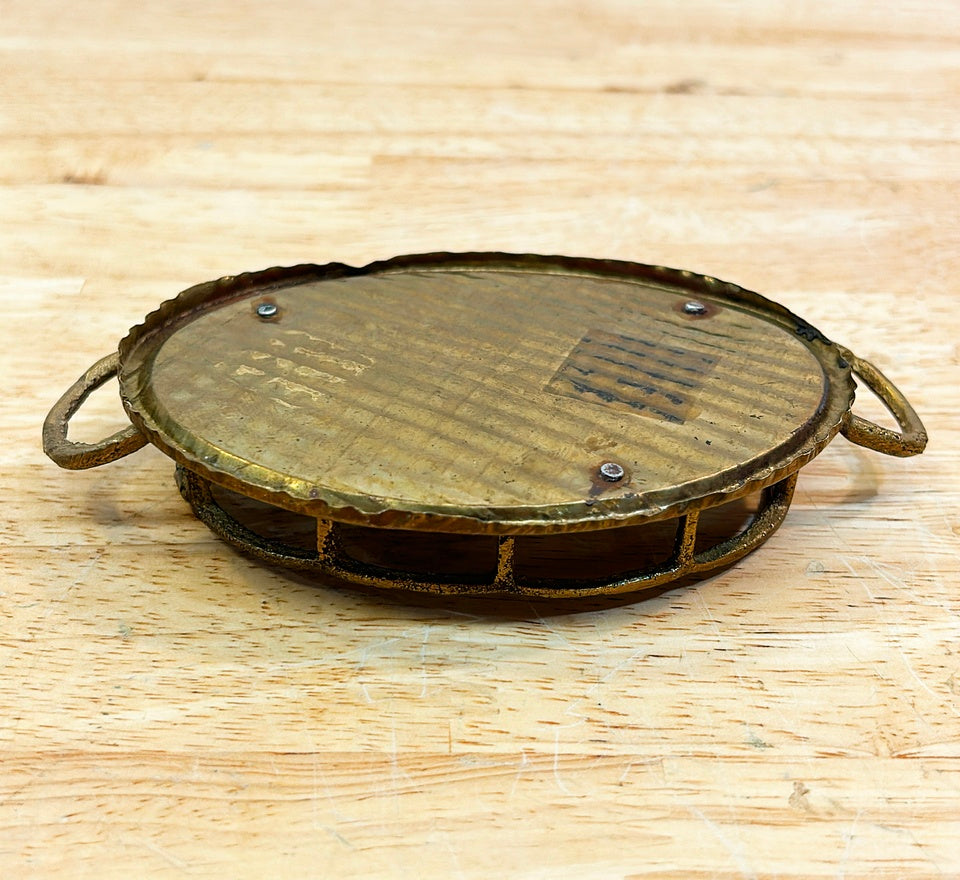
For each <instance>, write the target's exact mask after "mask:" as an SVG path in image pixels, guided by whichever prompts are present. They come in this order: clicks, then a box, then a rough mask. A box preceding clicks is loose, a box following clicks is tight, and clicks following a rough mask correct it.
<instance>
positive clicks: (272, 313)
mask: <svg viewBox="0 0 960 880" xmlns="http://www.w3.org/2000/svg"><path fill="white" fill-rule="evenodd" d="M279 311H280V309H279V308H278V307H277V304H276V303H260V305H258V306H257V314H258V315H259V316H260V317H261V318H275V317H276V316H277V313H278V312H279Z"/></svg>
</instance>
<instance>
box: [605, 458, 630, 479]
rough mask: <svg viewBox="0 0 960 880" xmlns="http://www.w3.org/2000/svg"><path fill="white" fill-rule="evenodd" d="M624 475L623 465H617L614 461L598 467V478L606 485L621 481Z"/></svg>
mask: <svg viewBox="0 0 960 880" xmlns="http://www.w3.org/2000/svg"><path fill="white" fill-rule="evenodd" d="M625 473H626V471H625V470H624V469H623V465H620V464H617V463H616V462H615V461H605V462H604V463H603V464H602V465H600V476H601V477H603V478H604V479H605V480H606V481H607V482H608V483H616V482H617V481H618V480H622V479H623V475H624V474H625Z"/></svg>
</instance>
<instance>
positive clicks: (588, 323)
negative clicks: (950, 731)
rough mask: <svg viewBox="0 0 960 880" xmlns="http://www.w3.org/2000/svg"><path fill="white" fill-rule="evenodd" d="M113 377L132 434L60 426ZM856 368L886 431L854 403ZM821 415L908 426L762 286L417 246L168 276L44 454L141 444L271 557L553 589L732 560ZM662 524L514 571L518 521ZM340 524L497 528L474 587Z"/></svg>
mask: <svg viewBox="0 0 960 880" xmlns="http://www.w3.org/2000/svg"><path fill="white" fill-rule="evenodd" d="M117 373H118V374H119V381H120V392H121V399H122V401H123V404H124V407H125V409H126V411H127V413H128V415H129V417H130V419H131V422H132V423H133V424H132V427H131V428H130V429H128V431H126V432H121V434H118V435H114V436H113V437H111V438H108V439H107V440H105V441H103V442H102V443H101V444H93V445H86V444H75V443H72V442H71V441H69V440H68V439H67V436H66V434H67V425H68V422H69V419H70V416H71V415H72V414H73V413H74V412H75V411H76V409H77V408H78V407H79V405H80V404H81V403H82V401H83V399H84V398H85V396H86V395H87V394H88V393H89V392H90V390H92V388H93V387H96V386H97V385H98V384H102V382H104V381H106V380H107V379H108V378H110V377H111V376H112V375H114V374H117ZM854 376H857V377H859V378H861V379H862V380H863V381H864V382H865V383H866V384H867V386H868V387H869V388H871V390H873V391H874V393H876V394H877V395H878V396H879V397H880V399H881V400H882V401H883V402H884V404H885V405H886V406H887V408H888V409H889V410H890V412H891V413H892V414H893V415H894V416H895V418H896V419H897V421H898V423H899V425H900V429H901V431H900V433H897V432H894V431H891V430H889V429H885V428H881V427H879V426H877V425H874V424H872V423H870V422H867V421H865V420H864V419H861V418H859V417H858V416H855V415H853V413H852V412H851V407H852V404H853V398H854V389H855V387H856V386H855V382H854ZM838 432H842V433H843V434H844V435H845V436H846V437H847V438H848V439H850V440H851V441H853V442H856V443H859V444H861V445H863V446H866V447H868V448H872V449H876V450H878V451H881V452H886V453H888V454H893V455H912V454H916V453H917V452H920V451H921V450H922V449H923V446H924V445H925V443H926V434H925V433H924V431H923V426H922V424H921V423H920V420H919V419H918V417H917V415H916V413H915V412H914V411H913V410H912V408H911V407H910V405H909V404H908V403H907V402H906V400H905V399H904V397H903V395H902V394H900V392H899V391H898V390H897V389H896V388H895V387H894V386H893V385H892V384H891V383H890V382H889V380H887V379H886V378H885V377H883V376H882V374H880V372H879V371H878V370H877V369H876V368H875V367H873V366H872V365H870V364H869V363H867V362H866V361H862V360H860V359H859V358H857V357H856V356H855V355H853V354H852V353H851V352H849V351H848V350H846V349H844V348H842V347H841V346H838V345H836V344H834V343H832V342H830V341H829V340H827V339H826V338H824V337H823V336H822V334H820V333H819V332H818V331H817V330H815V329H814V328H812V327H811V326H810V325H808V324H807V323H806V322H804V321H802V320H801V319H799V318H797V317H796V316H795V315H793V314H791V313H790V312H789V311H787V310H786V309H784V308H783V307H782V306H779V305H777V304H775V303H772V302H770V301H769V300H766V299H764V298H763V297H761V296H759V295H758V294H755V293H752V292H750V291H746V290H743V289H742V288H739V287H737V286H736V285H733V284H728V283H725V282H721V281H717V280H716V279H713V278H707V277H704V276H699V275H695V274H692V273H689V272H680V271H677V270H673V269H665V268H662V267H655V266H643V265H638V264H633V263H621V262H613V261H599V260H586V259H572V258H564V257H537V256H517V255H505V254H465V255H449V254H433V255H421V256H412V257H400V258H396V259H394V260H389V261H386V262H382V263H374V264H372V265H370V266H367V267H364V268H360V269H357V268H351V267H347V266H344V265H341V264H330V265H327V266H299V267H294V268H291V269H271V270H267V271H265V272H259V273H254V274H249V275H242V276H238V277H230V278H224V279H221V280H219V281H216V282H210V283H207V284H202V285H198V286H197V287H193V288H190V289H189V290H186V291H184V292H183V293H182V294H181V295H180V296H178V297H177V298H176V299H174V300H171V301H169V302H167V303H164V304H163V305H162V306H161V307H160V308H159V309H158V310H157V311H156V312H154V313H152V314H151V315H149V316H148V317H147V318H146V319H145V320H144V322H143V323H142V324H140V325H139V326H137V327H135V328H133V329H132V330H131V332H130V334H129V335H128V336H127V337H126V338H125V339H124V340H123V341H122V342H121V343H120V347H119V352H118V355H116V356H113V357H111V358H105V359H104V360H103V361H101V362H99V363H98V364H97V365H95V367H93V368H91V370H90V371H88V373H87V374H86V375H85V376H84V377H82V378H81V379H80V380H79V381H78V382H77V383H76V384H75V385H74V386H73V387H72V388H71V389H70V391H68V392H67V394H65V395H64V397H63V398H62V399H61V401H60V402H59V403H58V404H57V406H56V407H54V410H53V411H51V414H50V417H48V420H47V424H46V425H45V427H44V446H45V449H46V450H47V452H48V454H50V455H51V457H53V458H54V460H56V461H57V462H58V463H60V464H62V465H64V466H67V467H88V466H93V465H95V464H101V463H104V462H106V461H109V460H112V459H114V458H118V457H120V456H121V455H125V454H127V453H129V452H131V451H133V450H134V449H135V448H138V447H139V445H142V444H143V443H144V442H146V441H147V440H149V441H150V442H152V443H154V444H155V445H156V446H158V447H159V448H160V449H161V450H163V451H164V452H166V453H167V454H169V455H170V456H171V457H172V458H174V459H175V460H176V462H177V463H178V466H179V467H178V482H179V485H180V487H181V491H182V492H183V494H184V496H185V498H186V499H187V500H188V501H189V503H190V504H191V506H192V507H193V509H194V511H195V512H196V514H197V515H198V517H200V519H202V520H203V521H204V522H205V523H207V525H209V526H210V527H211V528H212V529H213V530H214V531H215V532H217V534H219V535H221V536H222V537H223V538H224V539H226V540H228V541H229V542H230V543H232V544H234V545H236V546H239V547H242V548H243V549H245V550H247V551H248V552H251V553H254V554H255V555H257V556H259V557H261V558H264V559H267V560H270V561H273V562H280V563H283V564H286V565H291V566H294V567H299V568H306V569H317V570H322V571H325V572H327V573H330V574H333V575H336V576H337V577H341V578H343V579H346V580H348V581H352V582H355V583H362V584H369V585H376V586H390V585H393V586H402V587H405V588H407V589H415V590H428V591H430V590H433V591H441V592H460V593H464V592H470V593H485V592H500V593H518V592H519V593H525V594H534V595H551V596H560V595H574V594H576V595H584V594H588V593H596V592H621V591H625V590H629V589H636V588H639V587H646V586H654V585H656V584H659V583H663V582H665V581H669V580H672V579H674V578H677V577H680V576H682V575H685V574H689V573H696V572H702V571H705V570H708V569H709V568H712V567H714V566H718V565H724V564H727V563H729V562H731V561H734V560H735V559H737V558H739V557H740V556H742V555H743V554H745V553H746V552H749V550H750V549H752V548H753V547H755V546H757V545H758V544H759V543H762V541H763V540H765V539H766V537H768V536H769V534H771V533H772V532H773V530H774V529H775V528H776V527H777V526H778V525H779V523H780V521H781V520H782V519H783V515H784V514H785V512H786V509H787V506H788V505H789V501H790V496H791V494H792V491H793V486H794V483H795V479H794V477H795V473H796V471H797V470H798V469H799V468H800V467H801V466H802V465H803V464H805V463H806V462H807V461H809V460H810V459H811V458H813V457H814V456H815V455H816V454H817V453H819V452H820V451H821V450H822V449H823V448H824V446H825V445H826V444H827V443H828V442H829V441H830V440H831V439H832V438H833V437H834V436H835V435H836V434H837V433H838ZM604 465H606V471H603V470H601V466H604ZM610 474H613V477H612V478H611V476H610ZM211 485H215V486H220V487H224V488H226V489H229V490H233V491H235V492H238V493H241V494H242V495H246V496H249V497H250V498H253V499H257V500H259V501H263V502H267V503H269V504H271V505H275V506H276V507H279V508H282V509H285V510H287V511H293V512H295V513H300V514H305V515H307V516H309V517H312V518H314V519H316V521H317V522H318V523H319V526H318V532H317V540H316V546H315V547H314V548H312V549H305V550H304V549H299V548H294V547H290V546H287V545H284V544H283V543H280V542H277V541H273V540H267V539H265V538H263V537H262V536H258V535H256V534H255V533H254V532H252V531H251V530H250V529H248V528H247V527H246V526H244V525H242V524H241V523H240V522H238V521H237V520H235V519H234V518H233V517H232V516H231V515H230V514H229V513H228V512H227V511H225V510H223V508H222V507H220V505H218V504H217V502H216V500H215V499H214V496H213V495H212V494H211V492H210V486H211ZM757 490H764V495H763V503H762V505H761V509H760V510H759V511H758V513H757V515H756V517H755V519H754V521H753V524H752V525H751V526H750V527H749V528H748V529H747V530H746V531H745V532H743V533H742V534H740V535H739V536H737V537H734V538H730V539H729V540H727V541H724V542H721V543H720V544H719V545H717V546H716V547H713V548H708V549H706V550H702V551H700V552H697V553H695V552H694V551H693V546H694V543H693V542H694V541H695V540H696V535H697V518H698V512H699V511H701V510H704V509H706V508H711V507H715V506H717V505H720V504H722V503H725V502H728V501H730V500H731V499H736V498H738V497H742V496H745V495H746V494H747V493H751V492H754V491H757ZM673 518H676V519H677V537H676V541H675V547H674V552H673V553H672V555H671V556H670V558H669V559H668V560H666V561H665V562H664V563H663V564H661V565H658V566H653V567H651V568H649V569H646V570H643V571H634V572H629V573H627V574H626V575H622V576H617V577H605V578H600V579H596V580H590V579H586V580H583V579H581V580H579V581H577V582H576V583H575V584H572V583H564V584H556V583H553V582H550V583H544V582H539V581H538V580H537V579H536V578H530V577H524V578H521V577H518V576H517V575H516V572H515V570H514V565H513V551H514V546H515V540H517V539H518V538H519V539H522V536H527V535H529V536H536V535H549V534H554V533H558V532H577V531H590V530H596V529H609V528H615V527H625V526H631V525H636V524H640V523H646V522H651V521H657V520H664V519H673ZM338 523H345V524H353V525H357V526H370V527H380V528H389V529H407V530H418V531H426V532H433V533H442V532H446V533H453V534H461V535H478V536H479V535H495V536H500V539H499V552H498V556H497V559H496V561H495V565H494V564H492V568H491V571H490V572H489V573H487V574H478V575H477V577H476V578H475V579H472V580H471V579H470V578H466V579H459V580H458V579H456V578H451V577H441V576H439V575H435V574H431V572H429V571H427V572H424V573H423V574H422V576H420V575H410V574H404V573H403V572H400V571H395V570H392V569H390V568H388V567H376V566H369V565H365V564H363V563H360V562H358V561H357V560H354V559H351V558H350V556H349V554H348V553H346V552H344V550H343V548H342V547H341V546H340V543H339V540H338V525H337V524H338ZM623 534H626V532H624V533H623ZM488 575H489V576H488Z"/></svg>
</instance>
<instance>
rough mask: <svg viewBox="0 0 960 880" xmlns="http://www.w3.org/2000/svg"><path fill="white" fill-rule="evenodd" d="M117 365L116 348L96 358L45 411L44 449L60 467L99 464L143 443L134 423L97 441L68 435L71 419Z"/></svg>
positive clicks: (114, 373)
mask: <svg viewBox="0 0 960 880" xmlns="http://www.w3.org/2000/svg"><path fill="white" fill-rule="evenodd" d="M119 365H120V357H119V355H118V354H117V353H116V352H114V353H113V354H108V355H107V356H106V357H104V358H101V359H100V360H98V361H97V362H96V363H95V364H94V365H93V366H92V367H90V369H89V370H87V371H86V372H85V373H84V374H83V375H82V376H81V377H80V378H79V379H77V381H76V382H74V383H73V385H71V386H70V387H69V388H68V389H67V391H66V393H65V394H64V395H63V396H62V397H61V398H60V399H59V400H58V401H57V402H56V403H55V404H54V405H53V408H52V409H51V410H50V412H49V413H48V414H47V417H46V419H45V420H44V422H43V451H44V452H46V454H47V455H48V456H50V458H52V459H53V460H54V461H55V462H56V463H57V464H58V465H60V467H62V468H68V469H69V470H83V469H85V468H92V467H99V466H100V465H102V464H107V463H108V462H111V461H116V460H117V459H118V458H123V457H124V456H125V455H129V454H130V453H131V452H136V451H137V450H138V449H140V448H141V447H143V446H145V445H146V443H147V438H146V437H144V436H143V434H141V433H140V432H139V431H138V430H137V429H136V428H135V427H133V425H129V426H127V427H126V428H122V429H121V430H119V431H117V432H116V433H115V434H111V435H110V436H109V437H107V438H106V439H105V440H101V441H100V442H99V443H77V442H74V441H72V440H68V439H67V429H68V427H69V424H70V419H71V418H73V416H74V414H75V413H76V411H77V410H78V409H80V406H81V405H82V404H83V402H84V401H85V400H86V399H87V398H88V397H89V396H90V394H91V393H92V392H93V391H95V390H96V389H97V388H99V387H100V386H101V385H103V384H104V383H105V382H107V381H108V380H110V379H112V378H113V377H114V376H116V375H117V372H118V370H119Z"/></svg>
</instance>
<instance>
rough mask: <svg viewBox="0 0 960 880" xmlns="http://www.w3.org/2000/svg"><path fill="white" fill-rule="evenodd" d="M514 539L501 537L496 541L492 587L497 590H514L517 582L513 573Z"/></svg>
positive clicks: (510, 536) (509, 536)
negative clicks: (495, 561)
mask: <svg viewBox="0 0 960 880" xmlns="http://www.w3.org/2000/svg"><path fill="white" fill-rule="evenodd" d="M515 541H516V539H515V538H514V537H513V535H503V536H501V537H500V538H498V539H497V574H496V576H495V577H494V579H493V586H494V587H495V588H496V589H498V590H511V591H512V590H515V589H516V587H517V581H516V578H515V576H514V572H513V554H514V550H515Z"/></svg>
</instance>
